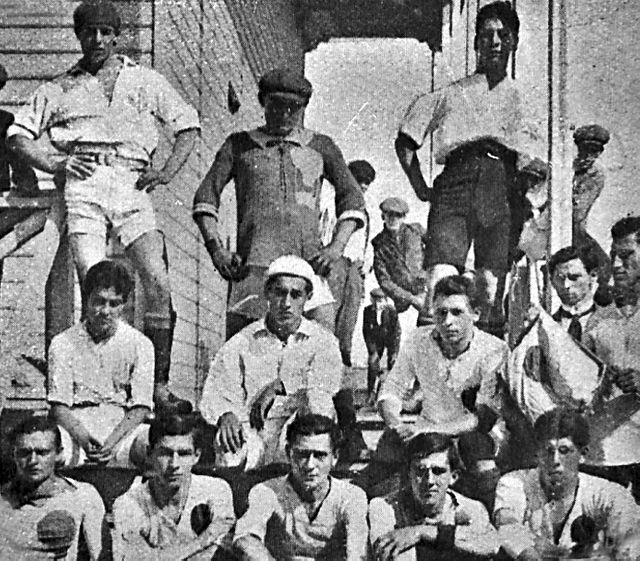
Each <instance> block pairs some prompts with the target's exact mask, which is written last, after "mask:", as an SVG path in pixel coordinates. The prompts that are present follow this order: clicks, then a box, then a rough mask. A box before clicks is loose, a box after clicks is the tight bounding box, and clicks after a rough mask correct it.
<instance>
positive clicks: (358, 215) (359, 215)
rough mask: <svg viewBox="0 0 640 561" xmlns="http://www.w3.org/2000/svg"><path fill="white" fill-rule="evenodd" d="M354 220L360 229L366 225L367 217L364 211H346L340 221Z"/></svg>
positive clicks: (339, 218)
mask: <svg viewBox="0 0 640 561" xmlns="http://www.w3.org/2000/svg"><path fill="white" fill-rule="evenodd" d="M349 219H354V220H355V221H356V222H357V223H358V228H362V227H363V226H364V225H365V224H366V220H367V215H366V214H365V213H364V211H362V210H345V211H344V212H343V213H342V214H341V215H340V216H339V217H338V222H339V221H340V220H349Z"/></svg>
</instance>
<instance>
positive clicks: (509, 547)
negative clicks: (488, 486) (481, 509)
mask: <svg viewBox="0 0 640 561" xmlns="http://www.w3.org/2000/svg"><path fill="white" fill-rule="evenodd" d="M534 433H535V435H536V439H537V442H538V467H537V468H536V469H529V470H520V471H514V472H511V473H507V474H506V475H504V476H502V478H501V479H500V481H499V483H498V487H497V489H496V500H495V507H494V523H495V525H496V526H497V528H498V533H499V537H500V542H501V544H502V549H503V551H504V552H505V553H506V554H507V555H508V557H509V558H511V559H518V560H520V561H532V560H536V561H537V560H542V559H549V558H554V559H561V558H562V559H566V558H573V559H588V558H598V559H638V556H639V555H640V549H639V547H640V534H639V532H638V528H639V527H640V508H639V507H638V505H636V503H635V502H634V500H633V498H632V496H631V494H630V493H629V491H627V490H626V489H625V488H624V487H622V486H621V485H617V484H615V483H612V482H610V481H607V480H605V479H601V478H600V477H594V476H591V475H587V474H585V473H580V472H579V470H578V468H579V467H580V464H581V463H582V461H583V456H584V454H585V453H586V451H587V446H588V444H589V425H588V424H587V422H586V420H585V419H584V418H583V417H581V416H580V415H579V414H578V413H577V412H575V411H571V410H565V409H553V410H551V411H548V412H547V413H544V414H543V415H541V416H540V417H538V419H537V421H536V423H535V427H534ZM608 555H610V557H609V556H608Z"/></svg>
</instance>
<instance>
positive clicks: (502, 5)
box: [473, 2, 520, 50]
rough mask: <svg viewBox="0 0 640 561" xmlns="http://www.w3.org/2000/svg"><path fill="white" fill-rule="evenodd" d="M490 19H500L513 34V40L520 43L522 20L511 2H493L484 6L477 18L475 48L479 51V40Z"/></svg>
mask: <svg viewBox="0 0 640 561" xmlns="http://www.w3.org/2000/svg"><path fill="white" fill-rule="evenodd" d="M489 19H499V20H500V21H501V22H502V23H503V24H504V25H506V26H507V27H508V28H509V29H510V30H511V33H513V38H514V40H515V42H516V44H517V43H518V38H519V36H520V18H519V17H518V13H517V12H516V11H515V9H514V8H513V7H512V6H511V2H492V3H491V4H487V5H486V6H483V7H482V8H481V9H480V11H479V12H478V15H477V16H476V36H475V39H474V41H473V48H474V49H476V50H478V38H479V36H480V31H481V30H482V26H483V25H484V22H485V21H487V20H489Z"/></svg>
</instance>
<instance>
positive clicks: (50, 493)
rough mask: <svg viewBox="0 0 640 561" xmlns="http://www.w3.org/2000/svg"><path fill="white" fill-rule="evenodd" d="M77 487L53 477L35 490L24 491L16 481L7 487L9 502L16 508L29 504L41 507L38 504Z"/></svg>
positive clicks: (67, 481) (55, 476) (61, 478)
mask: <svg viewBox="0 0 640 561" xmlns="http://www.w3.org/2000/svg"><path fill="white" fill-rule="evenodd" d="M76 488H77V487H76V486H75V485H74V484H73V483H72V482H71V481H70V480H68V479H66V478H64V477H60V476H57V475H54V476H52V477H50V478H49V479H48V480H47V481H45V482H44V483H42V484H40V485H39V486H38V487H37V488H36V489H33V490H25V489H23V487H22V485H21V484H20V482H19V481H18V480H17V479H14V480H13V481H12V482H11V484H10V485H9V493H10V496H11V500H12V502H13V503H14V504H16V505H17V506H18V507H22V506H24V505H27V504H30V505H32V506H41V505H40V504H39V503H41V502H42V501H46V500H48V499H52V498H54V497H56V496H58V495H61V494H62V493H66V492H67V491H70V490H75V489H76Z"/></svg>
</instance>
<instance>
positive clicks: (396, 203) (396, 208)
mask: <svg viewBox="0 0 640 561" xmlns="http://www.w3.org/2000/svg"><path fill="white" fill-rule="evenodd" d="M380 210H381V211H382V212H395V213H398V214H407V213H408V212H409V205H408V204H407V203H406V202H405V200H404V199H401V198H399V197H389V198H388V199H385V200H384V201H382V202H381V203H380Z"/></svg>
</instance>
